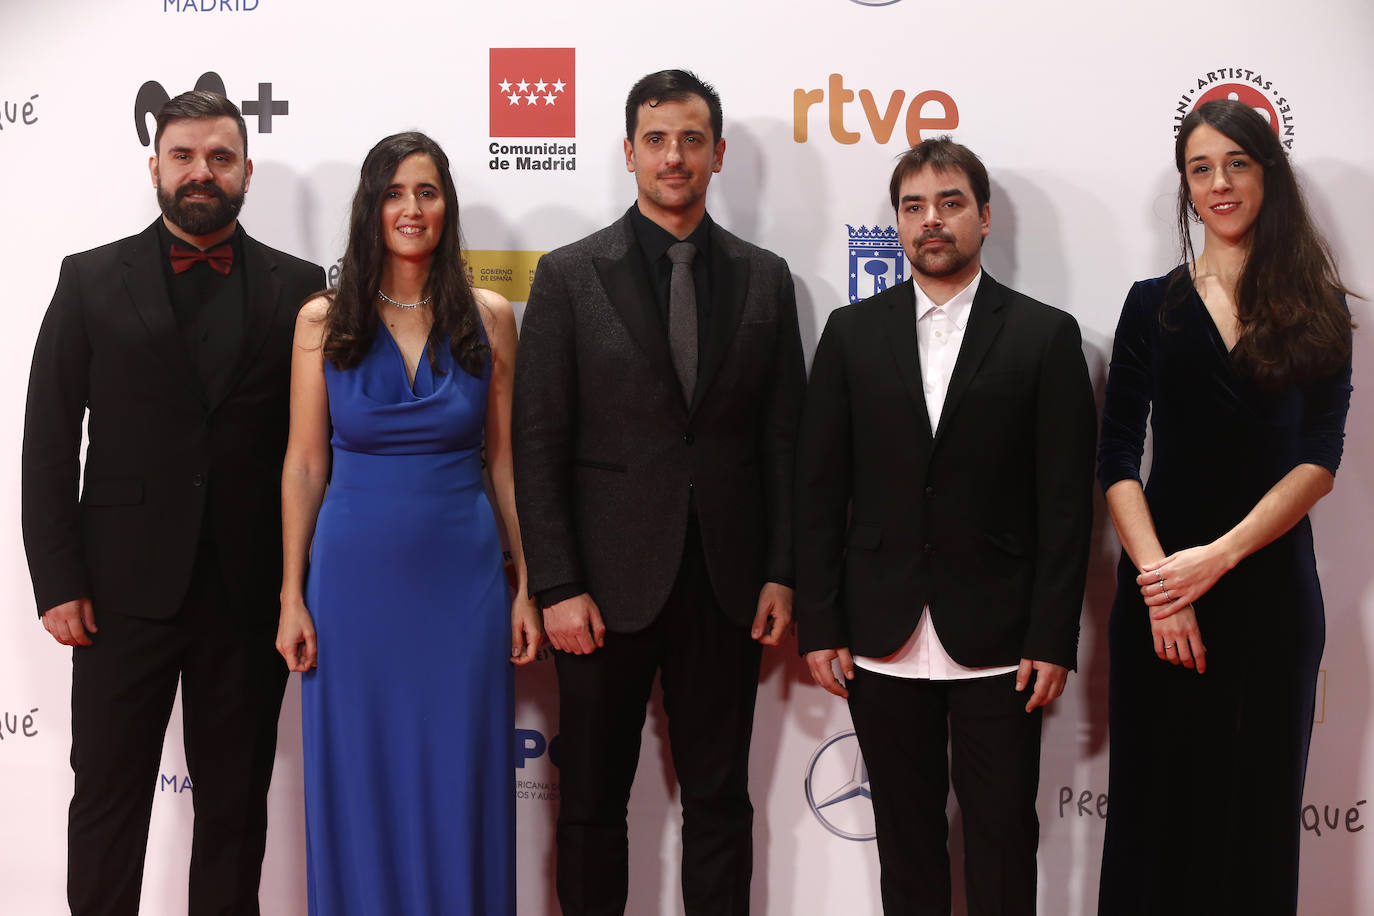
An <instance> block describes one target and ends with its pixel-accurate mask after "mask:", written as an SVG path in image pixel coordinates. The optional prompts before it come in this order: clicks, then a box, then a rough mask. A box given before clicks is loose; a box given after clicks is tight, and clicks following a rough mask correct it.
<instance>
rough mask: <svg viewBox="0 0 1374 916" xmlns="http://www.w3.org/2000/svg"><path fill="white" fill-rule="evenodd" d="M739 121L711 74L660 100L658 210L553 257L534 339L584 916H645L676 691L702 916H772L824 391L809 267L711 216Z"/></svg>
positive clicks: (640, 131)
mask: <svg viewBox="0 0 1374 916" xmlns="http://www.w3.org/2000/svg"><path fill="white" fill-rule="evenodd" d="M721 120H722V119H721V109H720V98H719V96H718V95H717V94H716V92H715V90H714V89H712V88H711V87H710V86H709V85H707V84H705V83H703V82H702V81H701V80H699V79H698V78H697V77H696V76H695V75H693V74H691V73H687V72H684V71H681V70H665V71H661V72H659V73H653V74H650V75H649V76H646V77H644V78H643V79H641V80H640V81H639V82H638V83H636V84H635V86H634V88H633V89H631V91H630V94H629V98H628V99H627V100H626V104H625V122H626V123H625V134H626V139H625V164H626V168H627V169H628V170H629V171H630V172H632V173H633V174H634V176H635V182H636V185H637V186H638V195H637V200H636V202H635V204H634V205H633V206H631V207H630V209H629V210H628V211H627V212H626V214H625V215H624V216H623V217H621V218H620V219H619V220H617V221H616V222H615V223H613V224H612V225H610V226H608V227H607V228H605V229H602V230H601V231H599V232H596V233H593V234H592V235H590V236H588V237H587V238H585V239H582V240H581V241H578V242H574V243H573V244H571V245H568V246H566V247H564V248H560V249H558V250H557V251H552V252H550V253H549V254H547V255H545V256H544V257H543V259H542V260H541V261H540V263H539V268H538V270H537V271H536V273H535V278H534V284H533V286H532V288H531V289H530V297H529V303H528V306H527V308H526V310H525V315H524V324H523V329H522V332H521V344H520V350H521V352H520V361H519V364H518V368H517V370H516V379H515V405H514V416H513V424H514V432H513V436H514V447H515V478H516V503H517V506H518V509H519V515H520V527H521V535H522V538H523V542H524V548H525V557H526V561H527V563H528V565H529V577H530V578H529V582H530V591H531V593H532V594H533V595H534V596H535V597H536V598H537V599H538V601H539V604H540V606H541V607H542V608H543V609H544V625H545V628H546V630H547V632H548V636H549V640H550V642H551V643H552V644H553V646H554V648H555V649H556V650H558V651H557V652H556V653H555V656H554V659H555V664H556V666H557V670H558V684H559V696H560V705H561V723H560V730H561V736H560V755H561V760H560V767H561V793H562V808H561V810H560V813H559V818H558V866H557V885H558V897H559V901H560V903H561V904H562V907H563V912H564V913H567V914H583V913H621V912H624V909H625V903H626V895H627V890H628V833H627V827H626V820H625V816H626V805H627V803H628V800H629V796H630V786H631V784H632V783H633V781H634V774H635V769H636V766H637V764H638V761H639V738H640V732H641V731H642V729H643V725H644V717H645V707H646V704H647V701H648V698H649V691H650V687H651V686H652V684H653V680H654V676H655V675H656V674H658V673H659V672H661V674H662V685H663V694H664V706H665V707H666V710H667V713H668V732H669V739H670V741H671V745H672V755H673V763H674V766H675V768H676V770H677V776H678V780H679V784H680V787H681V795H682V807H683V837H682V845H683V852H682V858H683V861H682V885H683V898H684V902H685V904H686V911H687V913H689V914H708V913H709V914H711V916H721V914H741V916H743V914H747V913H748V912H749V877H750V872H751V870H752V861H753V853H752V839H751V834H752V822H753V808H752V806H751V805H750V803H749V792H748V762H749V739H750V733H751V731H752V728H753V714H754V697H755V693H756V690H757V686H758V674H759V663H760V651H761V650H760V644H763V645H769V646H776V645H778V643H779V642H780V641H781V639H782V637H783V636H784V635H785V634H786V632H787V631H788V629H789V628H790V626H791V621H792V583H793V560H792V507H791V487H792V462H793V440H794V437H795V434H796V427H797V421H798V414H799V409H800V402H801V396H802V391H803V388H804V386H805V369H804V366H803V361H802V351H801V340H800V336H799V334H798V331H797V313H796V301H795V296H794V293H793V288H792V277H791V274H790V273H789V272H788V269H787V264H786V263H785V262H784V261H783V260H782V259H781V258H779V257H778V256H777V255H775V254H772V253H771V252H768V251H765V250H763V249H761V248H758V247H756V246H754V245H751V244H749V243H748V242H745V241H743V240H741V239H739V238H736V237H735V236H733V235H731V234H730V233H728V232H726V231H725V230H724V229H721V228H720V227H719V226H717V225H716V224H715V223H714V222H713V221H712V220H711V218H710V217H709V216H708V215H707V214H706V189H707V185H708V184H709V183H710V180H711V175H712V174H713V173H715V172H718V171H720V168H721V164H722V162H723V159H724V155H725V140H724V139H722V137H721ZM684 242H685V243H689V244H687V245H684V244H683V243H684Z"/></svg>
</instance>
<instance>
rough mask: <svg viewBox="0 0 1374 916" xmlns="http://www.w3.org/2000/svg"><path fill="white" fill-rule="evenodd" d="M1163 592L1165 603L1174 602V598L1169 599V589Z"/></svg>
mask: <svg viewBox="0 0 1374 916" xmlns="http://www.w3.org/2000/svg"><path fill="white" fill-rule="evenodd" d="M1163 591H1164V600H1165V601H1173V600H1174V599H1172V598H1170V597H1169V590H1168V589H1167V588H1166V589H1164V590H1163Z"/></svg>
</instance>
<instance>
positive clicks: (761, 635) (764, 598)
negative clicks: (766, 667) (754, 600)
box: [749, 582, 792, 646]
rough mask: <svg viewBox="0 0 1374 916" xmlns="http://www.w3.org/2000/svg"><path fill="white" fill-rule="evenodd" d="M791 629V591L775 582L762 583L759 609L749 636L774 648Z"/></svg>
mask: <svg viewBox="0 0 1374 916" xmlns="http://www.w3.org/2000/svg"><path fill="white" fill-rule="evenodd" d="M791 629H792V589H790V588H788V587H787V586H786V585H779V584H778V583H776V582H767V583H764V586H763V588H762V590H760V591H759V609H758V611H757V612H756V613H755V614H754V626H753V628H752V629H751V630H750V631H749V635H750V636H752V637H753V638H754V639H757V640H758V641H759V642H761V643H763V644H764V645H765V646H776V645H778V644H779V643H781V642H782V638H783V637H784V636H786V635H787V632H788V631H789V630H791Z"/></svg>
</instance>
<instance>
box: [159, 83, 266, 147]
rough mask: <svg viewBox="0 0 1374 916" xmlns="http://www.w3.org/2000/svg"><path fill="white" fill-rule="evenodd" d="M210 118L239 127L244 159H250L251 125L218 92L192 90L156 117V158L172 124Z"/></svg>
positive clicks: (160, 110) (164, 107)
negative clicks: (231, 119)
mask: <svg viewBox="0 0 1374 916" xmlns="http://www.w3.org/2000/svg"><path fill="white" fill-rule="evenodd" d="M209 118H233V119H234V123H235V124H237V125H238V127H239V139H240V140H242V141H243V155H244V156H245V157H246V156H247V155H248V125H246V124H244V123H243V114H242V113H241V112H240V111H239V107H238V106H237V105H235V104H234V103H233V102H231V101H229V100H228V99H226V98H225V97H224V96H222V95H220V94H219V93H218V92H209V91H207V90H205V89H192V90H191V91H190V92H183V93H182V94H181V95H179V96H177V97H176V98H174V99H168V100H167V103H166V104H165V105H163V106H162V108H160V109H159V110H158V113H157V133H155V134H153V155H157V153H158V145H159V144H161V143H162V132H163V131H164V130H166V129H167V125H168V124H171V123H172V122H173V121H203V120H206V119H209Z"/></svg>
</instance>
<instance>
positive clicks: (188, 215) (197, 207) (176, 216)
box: [157, 181, 244, 236]
mask: <svg viewBox="0 0 1374 916" xmlns="http://www.w3.org/2000/svg"><path fill="white" fill-rule="evenodd" d="M192 193H209V194H211V195H213V197H214V199H213V200H209V201H203V202H202V201H197V202H195V203H191V202H189V201H187V200H185V197H186V195H188V194H192ZM243 198H244V191H243V190H242V189H240V190H239V192H238V193H237V194H235V195H233V196H232V197H231V196H230V195H228V194H225V193H224V191H223V189H221V188H220V186H219V185H217V184H215V183H214V182H213V181H205V182H199V181H188V182H187V183H186V184H183V185H182V186H181V187H179V188H177V189H176V191H174V192H172V193H168V192H167V191H165V190H164V189H163V187H162V183H161V182H160V181H159V182H158V186H157V204H158V206H159V207H161V208H162V215H163V216H165V217H167V219H168V220H169V221H170V222H171V223H172V225H174V226H176V227H177V228H178V229H180V230H181V231H182V232H185V233H186V234H187V235H192V236H196V235H210V234H212V233H215V232H218V231H219V230H221V229H223V228H224V227H225V226H227V225H229V224H230V223H232V222H233V221H234V220H235V219H236V218H237V217H238V215H239V211H240V210H242V209H243Z"/></svg>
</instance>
